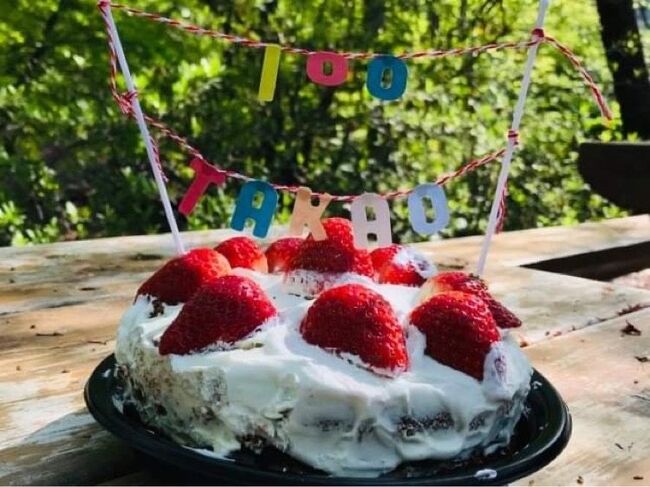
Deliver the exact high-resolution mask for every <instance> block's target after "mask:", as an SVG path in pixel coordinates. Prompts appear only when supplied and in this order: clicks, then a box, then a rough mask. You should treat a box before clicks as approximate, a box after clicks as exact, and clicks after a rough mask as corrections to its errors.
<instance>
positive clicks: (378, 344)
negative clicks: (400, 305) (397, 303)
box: [300, 284, 409, 374]
mask: <svg viewBox="0 0 650 487" xmlns="http://www.w3.org/2000/svg"><path fill="white" fill-rule="evenodd" d="M300 333H301V334H302V336H303V338H304V339H305V341H307V342H308V343H311V344H312V345H318V346H319V347H322V348H324V349H326V350H328V351H332V352H335V353H349V354H352V355H356V356H358V357H359V358H360V359H361V360H362V361H363V362H364V363H365V364H367V365H368V366H370V367H371V368H372V369H373V370H374V371H375V372H379V373H380V374H385V373H387V372H389V373H391V374H395V373H398V372H401V371H403V370H406V369H407V368H408V365H409V361H408V355H407V351H406V343H405V338H404V332H403V330H402V328H401V326H400V325H399V323H398V321H397V318H396V317H395V313H394V312H393V309H392V308H391V306H390V304H389V303H388V302H387V301H386V300H385V299H384V298H383V297H382V296H381V295H379V294H377V293H376V292H374V291H372V290H370V289H368V288H367V287H365V286H362V285H360V284H345V285H342V286H337V287H334V288H332V289H328V290H327V291H325V292H323V293H322V294H321V295H320V296H319V297H318V299H316V301H315V302H314V304H313V305H312V306H311V307H310V308H309V310H308V311H307V314H306V315H305V317H304V318H303V320H302V323H301V324H300Z"/></svg>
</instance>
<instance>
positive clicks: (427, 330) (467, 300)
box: [410, 291, 500, 380]
mask: <svg viewBox="0 0 650 487" xmlns="http://www.w3.org/2000/svg"><path fill="white" fill-rule="evenodd" d="M410 321H411V324H412V325H413V326H415V327H417V328H418V329H419V330H420V331H421V332H422V333H423V334H424V335H425V337H426V340H427V346H426V354H427V355H429V356H430V357H431V358H433V359H435V360H437V361H438V362H440V363H442V364H444V365H447V366H449V367H452V368H454V369H456V370H460V371H461V372H464V373H466V374H467V375H471V376H472V377H474V378H475V379H477V380H483V370H484V364H485V357H486V356H487V354H488V352H489V351H490V347H491V346H492V344H493V343H495V342H498V341H499V339H500V335H499V330H498V329H497V327H496V323H495V322H494V318H493V317H492V313H490V309H489V308H488V306H487V304H486V303H485V302H484V301H483V300H482V299H481V298H479V297H478V296H474V295H472V294H467V293H462V292H457V291H449V292H443V293H440V294H436V295H434V296H432V297H431V298H429V299H428V300H427V301H425V302H424V303H423V304H421V305H419V306H418V307H417V308H415V309H414V310H413V312H412V313H411V319H410Z"/></svg>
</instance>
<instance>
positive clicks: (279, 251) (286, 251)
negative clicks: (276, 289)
mask: <svg viewBox="0 0 650 487" xmlns="http://www.w3.org/2000/svg"><path fill="white" fill-rule="evenodd" d="M303 242H304V240H303V239H302V238H298V237H286V238H281V239H279V240H276V241H275V242H273V243H272V244H271V245H269V246H268V248H267V249H266V251H265V252H264V254H265V255H266V261H267V262H268V265H269V272H284V271H285V270H287V268H288V267H289V264H290V262H291V260H292V259H293V258H294V257H295V255H296V253H297V252H298V248H299V247H300V246H301V245H302V243H303Z"/></svg>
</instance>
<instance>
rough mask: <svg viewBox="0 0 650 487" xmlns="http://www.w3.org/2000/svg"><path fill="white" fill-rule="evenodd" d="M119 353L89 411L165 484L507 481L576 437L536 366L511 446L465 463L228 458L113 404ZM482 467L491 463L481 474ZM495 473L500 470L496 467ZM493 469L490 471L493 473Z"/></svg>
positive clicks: (95, 383)
mask: <svg viewBox="0 0 650 487" xmlns="http://www.w3.org/2000/svg"><path fill="white" fill-rule="evenodd" d="M114 367H115V357H114V356H113V355H111V356H109V357H107V358H105V359H104V360H103V361H102V362H101V363H100V364H99V365H98V366H97V368H96V369H95V371H94V372H93V373H92V375H91V376H90V378H89V379H88V382H87V383H86V388H85V394H84V395H85V399H86V404H87V406H88V409H89V411H90V412H91V414H92V415H93V416H94V417H95V419H96V420H97V421H98V422H99V423H100V424H101V425H102V426H104V427H105V428H106V429H107V430H108V431H110V432H111V433H113V434H114V435H115V436H117V437H118V438H121V439H122V440H124V441H125V442H127V443H128V444H129V445H130V446H132V447H133V448H135V449H137V450H139V451H140V452H142V453H144V456H143V459H144V460H145V462H146V463H147V464H148V466H149V467H150V469H151V471H152V473H154V475H156V474H157V475H158V477H159V478H160V481H161V483H167V482H172V483H190V484H203V483H212V484H214V483H225V484H246V485H251V484H263V485H272V484H276V485H277V484H283V485H503V484H508V483H511V482H514V481H515V480H517V479H520V478H522V477H525V476H526V475H530V474H532V473H533V472H535V471H537V470H539V469H541V468H542V467H544V466H545V465H547V464H548V463H549V462H551V460H553V459H554V458H555V457H556V456H558V455H559V454H560V452H561V451H562V450H563V449H564V447H565V446H566V444H567V443H568V441H569V437H570V436H571V416H570V414H569V411H568V409H567V407H566V404H564V402H563V401H562V398H561V397H560V395H559V394H558V393H557V391H556V390H555V389H554V388H553V386H552V385H551V384H550V383H549V382H548V381H547V380H546V379H545V378H544V377H543V376H542V375H541V374H540V373H539V372H537V371H535V372H534V374H533V377H532V379H531V381H532V383H533V387H532V389H531V391H530V394H529V395H528V399H527V402H526V405H527V407H528V410H529V411H528V413H527V414H524V415H523V416H522V418H521V420H520V421H519V423H517V426H516V429H515V433H514V435H513V438H512V441H511V442H510V445H508V447H507V448H504V449H502V450H501V451H498V452H496V453H494V454H492V455H490V456H487V457H478V458H473V459H471V460H468V461H465V462H455V463H452V462H440V461H434V460H427V461H421V462H411V463H407V464H403V465H401V466H400V467H399V468H397V469H396V470H393V471H392V472H389V473H386V474H384V475H381V476H380V477H375V478H355V477H333V476H330V475H328V474H326V473H323V472H321V471H318V470H315V469H313V468H311V467H309V466H307V465H305V464H303V463H301V462H298V461H296V460H294V459H292V458H290V457H289V456H288V455H285V454H283V453H282V452H280V451H278V450H277V449H274V448H266V449H265V450H264V451H263V452H262V453H261V454H256V453H253V452H251V451H245V450H242V451H239V452H236V453H234V454H232V455H231V456H230V457H229V458H227V459H221V458H215V457H212V456H209V455H204V454H202V453H200V452H197V451H195V450H192V449H190V448H185V447H182V446H180V445H178V444H177V443H174V442H173V441H171V440H170V439H168V438H166V437H165V436H164V435H162V434H160V433H157V432H155V431H152V430H151V429H149V428H147V427H146V426H145V425H143V424H142V423H141V422H140V420H139V418H138V417H137V413H135V411H133V410H132V409H133V408H131V410H129V408H126V409H125V411H124V413H120V411H119V410H118V409H117V408H116V407H115V406H114V404H113V396H115V395H117V394H119V384H118V382H117V380H116V379H115V378H114V374H113V369H114ZM481 470H488V472H486V473H484V474H483V475H477V472H479V471H481ZM490 471H494V472H495V473H496V476H495V475H494V473H493V472H490ZM490 474H491V475H490Z"/></svg>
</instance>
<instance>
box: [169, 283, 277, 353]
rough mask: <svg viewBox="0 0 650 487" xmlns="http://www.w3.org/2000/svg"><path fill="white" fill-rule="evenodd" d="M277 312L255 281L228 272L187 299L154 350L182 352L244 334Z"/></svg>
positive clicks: (226, 340) (236, 338)
mask: <svg viewBox="0 0 650 487" xmlns="http://www.w3.org/2000/svg"><path fill="white" fill-rule="evenodd" d="M276 315H277V310H276V309H275V306H274V305H273V303H272V302H271V301H270V300H269V298H268V297H267V296H266V294H265V293H264V291H263V290H262V288H260V287H259V285H258V284H257V283H255V282H254V281H252V280H251V279H248V278H247V277H242V276H237V275H229V276H224V277H220V278H219V279H215V280H213V281H210V282H208V283H207V284H205V285H204V286H202V287H201V289H199V290H198V291H197V293H196V294H194V296H192V299H190V300H189V301H188V302H187V303H186V304H185V306H184V307H183V309H182V310H181V312H180V313H179V315H178V316H177V317H176V319H175V320H174V321H173V322H172V324H171V325H169V327H168V328H167V329H166V330H165V332H164V333H163V335H162V337H161V339H160V345H159V347H158V351H159V352H160V354H161V355H167V354H170V353H174V354H178V355H186V354H189V353H191V352H195V351H198V350H201V349H203V348H205V347H208V346H210V345H215V344H223V343H226V344H232V343H234V342H236V341H238V340H241V339H242V338H246V337H247V336H248V335H250V334H251V333H252V332H253V331H255V330H256V329H257V328H259V327H260V326H261V325H262V324H264V322H266V321H267V320H268V319H270V318H272V317H274V316H276Z"/></svg>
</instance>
